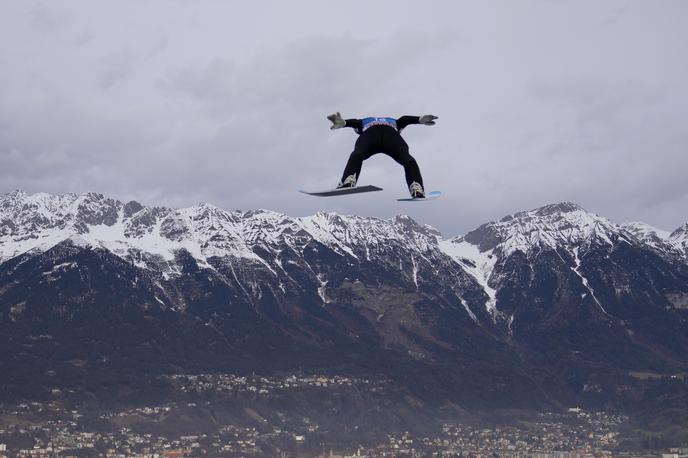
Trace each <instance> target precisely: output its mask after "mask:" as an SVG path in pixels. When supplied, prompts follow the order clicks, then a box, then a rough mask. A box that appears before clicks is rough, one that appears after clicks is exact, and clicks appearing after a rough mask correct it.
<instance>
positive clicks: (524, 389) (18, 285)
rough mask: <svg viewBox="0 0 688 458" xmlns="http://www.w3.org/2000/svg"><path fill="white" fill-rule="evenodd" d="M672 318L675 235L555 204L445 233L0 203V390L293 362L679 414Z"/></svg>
mask: <svg viewBox="0 0 688 458" xmlns="http://www.w3.org/2000/svg"><path fill="white" fill-rule="evenodd" d="M687 324H688V224H686V225H684V226H683V227H681V228H678V229H676V230H675V231H673V232H671V233H669V232H665V231H662V230H659V229H656V228H653V227H651V226H649V225H647V224H643V223H628V224H616V223H613V222H611V221H609V220H608V219H606V218H604V217H601V216H598V215H595V214H594V213H591V212H588V211H586V210H585V209H583V208H581V207H580V206H579V205H576V204H574V203H571V202H562V203H557V204H552V205H547V206H544V207H540V208H536V209H534V210H529V211H521V212H517V213H514V214H512V215H508V216H505V217H504V218H502V219H500V220H499V221H494V222H489V223H486V224H483V225H481V226H480V227H478V228H476V229H475V230H473V231H471V232H468V233H467V234H465V235H462V236H456V237H444V236H443V235H442V234H440V233H439V232H438V231H437V230H435V229H434V228H432V227H430V226H427V225H423V224H420V223H418V222H416V221H414V220H413V219H411V218H410V217H408V216H397V217H396V218H392V219H378V218H370V217H359V216H350V215H339V214H335V213H317V214H315V215H313V216H308V217H299V218H296V217H290V216H287V215H284V214H280V213H276V212H273V211H267V210H251V211H226V210H222V209H220V208H217V207H214V206H212V205H208V204H201V205H197V206H194V207H189V208H183V209H174V208H167V207H156V206H144V205H141V204H140V203H138V202H134V201H131V202H127V203H124V202H120V201H118V200H116V199H112V198H108V197H105V196H103V195H101V194H96V193H87V194H81V195H77V194H63V195H51V194H45V193H38V194H33V195H29V194H27V193H25V192H22V191H15V192H11V193H7V194H3V195H0V349H1V350H2V352H3V353H2V354H3V355H4V356H3V357H2V361H1V362H0V364H2V365H3V366H4V368H3V370H2V373H3V375H2V378H1V379H0V384H2V386H3V388H4V390H3V392H4V393H5V396H6V397H12V398H17V397H18V396H25V397H30V396H36V395H38V394H37V393H39V394H40V393H42V392H46V390H49V389H50V387H54V386H56V385H64V386H73V385H75V384H76V385H78V386H83V387H86V386H88V387H90V388H89V389H95V388H93V387H97V386H98V384H102V382H103V380H104V379H108V380H116V379H118V377H119V378H120V379H121V378H122V377H124V378H127V379H128V378H129V377H133V376H134V375H136V376H138V375H142V376H143V375H146V376H155V375H159V374H165V373H182V372H185V373H191V372H232V373H246V372H260V373H288V372H290V371H297V370H298V371H304V372H328V373H338V374H341V373H346V374H352V373H353V374H365V375H366V376H377V377H385V378H388V379H390V380H394V381H395V382H396V383H398V384H400V385H403V386H404V387H406V388H408V390H410V392H412V393H414V394H416V395H418V396H421V397H423V399H425V400H426V401H427V402H436V403H438V405H440V404H442V403H445V402H447V401H451V402H452V403H456V404H457V405H460V406H462V407H463V408H469V409H470V408H474V409H488V408H502V409H506V408H537V407H539V406H566V405H574V404H580V405H595V406H600V405H605V406H611V407H617V408H623V406H628V405H629V403H632V404H633V408H637V409H642V408H649V407H648V406H655V407H656V406H662V407H666V408H667V409H669V408H673V407H675V406H685V405H687V404H686V398H687V397H686V392H688V390H686V387H685V381H684V379H683V375H682V374H684V373H686V372H688V357H687V356H686V355H688V325H687ZM123 374H126V376H124V375H123ZM113 383H114V382H113ZM653 383H654V384H653ZM648 384H649V385H648ZM652 390H655V391H652ZM660 398H661V402H660V401H658V399H660Z"/></svg>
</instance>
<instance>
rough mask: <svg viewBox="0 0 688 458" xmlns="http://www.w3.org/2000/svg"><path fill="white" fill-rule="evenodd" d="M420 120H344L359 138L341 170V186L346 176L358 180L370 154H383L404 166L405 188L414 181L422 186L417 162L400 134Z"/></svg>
mask: <svg viewBox="0 0 688 458" xmlns="http://www.w3.org/2000/svg"><path fill="white" fill-rule="evenodd" d="M419 119H420V118H419V117H418V116H402V117H401V118H399V119H394V118H363V119H347V120H346V127H353V128H354V130H355V131H356V133H358V134H359V137H358V139H357V140H356V145H355V146H354V151H353V152H352V153H351V156H349V161H348V162H347V163H346V167H345V168H344V174H343V175H342V183H343V182H344V180H345V179H346V177H348V176H349V175H356V179H358V176H359V175H360V173H361V166H362V165H363V161H365V160H366V159H368V158H369V157H370V156H372V155H373V154H377V153H384V154H386V155H388V156H390V157H391V158H392V159H394V160H395V161H397V162H398V163H399V164H401V165H402V166H404V172H405V174H406V184H407V185H409V186H410V185H411V183H413V182H414V181H415V182H417V183H419V184H420V185H421V186H422V185H423V178H422V177H421V176H420V169H419V168H418V163H417V162H416V160H415V159H414V158H413V156H411V154H409V147H408V145H407V144H406V141H404V139H403V138H402V137H401V134H400V132H401V130H402V129H403V128H404V127H406V126H408V125H409V124H419V122H418V120H419Z"/></svg>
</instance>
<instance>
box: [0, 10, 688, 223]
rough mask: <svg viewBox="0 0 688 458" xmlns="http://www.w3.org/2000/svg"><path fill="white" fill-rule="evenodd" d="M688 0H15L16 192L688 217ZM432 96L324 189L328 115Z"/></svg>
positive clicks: (333, 150) (2, 136)
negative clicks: (401, 151)
mask: <svg viewBox="0 0 688 458" xmlns="http://www.w3.org/2000/svg"><path fill="white" fill-rule="evenodd" d="M687 21H688V1H683V0H676V1H667V0H661V1H650V0H644V1H621V0H620V1H612V0H606V1H599V0H590V1H580V0H570V1H536V0H529V1H526V0H522V1H516V0H504V1H471V2H463V1H457V0H448V1H437V0H434V1H432V2H424V1H419V0H415V1H404V0H396V1H386V0H375V1H368V2H363V1H360V2H357V1H347V2H330V1H322V0H312V1H310V0H309V1H302V0H292V1H288V2H287V1H282V0H280V1H251V2H248V1H172V0H170V1H153V0H148V1H121V0H120V1H110V2H105V1H102V2H101V1H99V2H93V1H90V0H84V1H70V0H66V1H60V2H54V1H42V2H40V1H30V0H29V1H26V0H21V1H20V0H16V1H12V0H5V1H2V2H1V3H0V192H9V191H11V190H13V189H16V188H21V189H24V190H26V191H27V192H39V191H46V192H52V193H64V192H86V191H96V192H101V193H103V194H106V195H108V196H111V197H114V198H117V199H120V200H129V199H136V200H139V201H140V202H141V203H143V204H148V205H170V206H188V205H193V204H195V203H199V202H210V203H213V204H215V205H217V206H219V207H222V208H226V209H251V208H267V209H271V210H276V211H281V212H284V213H287V214H290V215H293V216H300V215H308V214H312V213H315V212H317V211H319V210H327V211H337V212H342V213H355V214H362V215H374V216H380V217H389V216H394V215H396V214H401V213H404V214H409V215H411V216H412V217H414V218H416V219H417V220H418V221H420V222H422V223H427V224H430V225H433V226H435V227H437V228H439V229H440V230H441V231H442V232H443V233H444V234H446V235H455V234H461V233H465V232H466V231H468V230H470V229H473V228H474V227H476V226H477V225H479V224H481V223H483V222H486V221H490V220H494V219H498V218H500V217H501V216H503V215H505V214H508V213H512V212H514V211H518V210H524V209H530V208H534V207H538V206H541V205H544V204H547V203H551V202H557V201H562V200H571V201H574V202H577V203H579V204H581V205H582V206H584V207H585V208H587V209H588V210H591V211H594V212H596V213H598V214H600V215H603V216H607V217H609V218H611V219H612V220H614V221H616V222H623V221H630V220H642V221H645V222H647V223H650V224H653V225H655V226H658V227H660V228H663V229H668V230H672V229H675V228H676V227H678V226H679V225H681V224H683V223H685V222H686V221H688V179H687V177H686V175H687V172H688V58H687V57H686V56H687V55H688V54H687V52H686V45H687V44H688V27H686V24H687ZM334 111H340V112H341V113H342V115H343V116H344V117H365V116H375V115H380V116H384V115H388V116H394V117H397V116H401V115H405V114H409V115H422V114H435V115H437V116H439V119H438V121H437V125H436V126H433V127H426V126H410V127H408V128H406V129H405V130H404V132H403V134H404V137H405V138H406V141H407V142H408V143H409V145H410V147H411V153H412V154H413V155H414V156H415V157H416V159H417V160H418V162H419V164H420V167H421V171H422V173H423V176H424V180H425V184H426V188H427V189H428V190H435V189H437V190H441V191H443V193H444V195H443V197H442V198H441V199H439V200H437V201H433V202H427V203H398V202H396V198H398V197H405V196H406V195H407V193H408V192H407V190H406V186H405V182H404V178H403V169H402V168H401V167H400V166H399V165H397V164H396V163H395V162H394V161H392V160H391V159H390V158H389V157H386V156H384V155H376V156H374V157H373V158H371V159H370V160H368V161H366V162H365V163H364V167H363V172H362V174H361V177H360V181H359V183H362V184H375V185H379V186H381V187H383V188H385V191H384V192H380V193H372V194H366V195H360V196H355V197H351V196H350V197H338V198H315V197H310V196H306V195H303V194H300V193H297V192H296V191H297V190H298V189H301V188H306V189H318V188H330V187H332V186H334V185H335V184H336V182H337V181H338V179H339V177H340V175H341V172H342V169H343V166H344V163H345V162H346V159H347V157H348V155H349V153H350V152H351V150H352V148H353V143H354V141H355V139H356V134H355V133H354V132H353V130H351V129H341V130H337V131H331V130H330V129H329V126H330V123H329V121H327V119H326V116H327V115H328V114H330V113H332V112H334Z"/></svg>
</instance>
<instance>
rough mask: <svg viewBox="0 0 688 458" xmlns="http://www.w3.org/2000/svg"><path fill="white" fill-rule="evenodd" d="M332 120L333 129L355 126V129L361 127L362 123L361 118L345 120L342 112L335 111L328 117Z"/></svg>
mask: <svg viewBox="0 0 688 458" xmlns="http://www.w3.org/2000/svg"><path fill="white" fill-rule="evenodd" d="M327 119H329V120H330V121H331V122H332V127H330V129H331V130H334V129H341V128H342V127H353V128H354V129H360V128H361V127H362V123H361V120H360V119H347V120H344V119H343V118H342V115H341V113H340V112H336V113H333V114H331V115H329V116H328V117H327Z"/></svg>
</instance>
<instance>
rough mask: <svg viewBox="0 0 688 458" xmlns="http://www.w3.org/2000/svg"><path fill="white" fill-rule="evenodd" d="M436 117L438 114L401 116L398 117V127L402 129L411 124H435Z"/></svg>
mask: <svg viewBox="0 0 688 458" xmlns="http://www.w3.org/2000/svg"><path fill="white" fill-rule="evenodd" d="M435 119H437V116H435V115H423V116H402V117H401V118H399V119H397V129H399V130H401V129H403V128H404V127H406V126H408V125H410V124H423V125H426V126H434V125H435Z"/></svg>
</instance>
